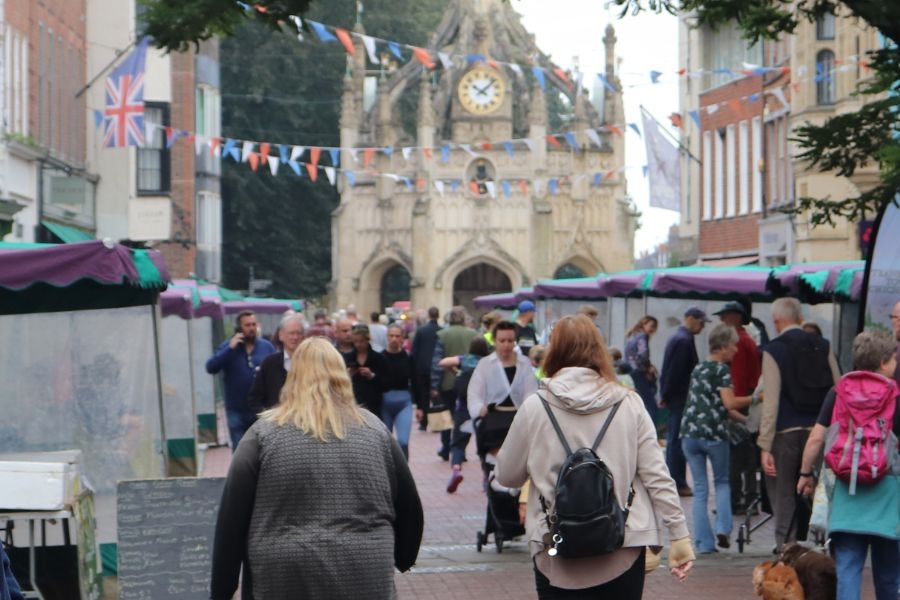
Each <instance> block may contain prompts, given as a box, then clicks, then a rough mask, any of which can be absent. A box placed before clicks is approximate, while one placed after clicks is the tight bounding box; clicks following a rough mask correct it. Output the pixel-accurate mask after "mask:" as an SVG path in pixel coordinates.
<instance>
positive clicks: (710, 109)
mask: <svg viewBox="0 0 900 600" xmlns="http://www.w3.org/2000/svg"><path fill="white" fill-rule="evenodd" d="M717 112H719V105H718V104H710V105H709V106H707V107H706V114H708V115H713V114H715V113H717Z"/></svg>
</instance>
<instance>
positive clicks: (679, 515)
mask: <svg viewBox="0 0 900 600" xmlns="http://www.w3.org/2000/svg"><path fill="white" fill-rule="evenodd" d="M771 310H772V323H773V324H774V326H775V330H776V331H775V333H776V335H775V336H774V337H773V339H772V340H771V341H768V342H766V340H768V332H767V331H766V330H765V327H764V326H763V325H762V323H761V322H760V321H759V320H758V319H754V318H753V316H752V305H751V304H750V303H749V302H727V303H725V304H724V306H722V308H721V309H720V310H718V311H716V312H715V313H714V314H715V316H717V317H718V318H719V321H720V322H719V323H718V324H716V325H714V326H712V327H711V330H710V331H709V333H708V335H707V342H708V343H707V346H708V353H707V355H706V356H703V357H701V356H699V355H698V351H697V346H696V343H695V338H696V336H697V335H698V334H700V333H701V332H702V331H704V329H705V328H706V326H707V325H708V324H710V323H711V321H712V320H711V319H710V318H709V317H708V316H707V313H706V312H705V311H703V310H702V309H700V308H697V307H691V308H689V309H688V310H686V311H685V312H684V315H683V321H682V323H681V325H680V326H679V327H678V328H677V330H676V331H675V332H674V334H673V335H672V336H671V337H670V339H669V340H668V341H667V343H666V345H665V351H664V354H663V357H662V361H661V363H660V365H659V367H657V366H656V365H655V364H654V360H653V357H652V356H651V354H650V339H651V337H652V336H653V335H655V334H656V333H657V330H658V327H659V321H658V320H657V318H656V317H654V316H652V315H645V316H643V317H642V318H641V319H639V320H638V321H637V322H636V323H635V324H634V326H633V327H632V328H631V329H630V330H629V331H628V334H627V336H626V341H625V345H624V352H621V351H619V350H618V349H615V348H609V347H608V346H607V344H606V341H605V339H604V337H603V334H602V332H601V331H600V327H599V326H598V325H597V324H596V317H597V311H596V309H595V308H593V307H591V306H585V307H582V309H581V310H579V311H578V312H579V314H578V315H573V316H568V317H563V318H561V319H559V320H558V321H557V322H555V323H553V324H552V326H551V327H548V328H547V332H545V334H544V335H540V334H538V332H536V330H535V327H534V324H533V320H534V314H535V305H534V304H533V303H532V302H531V301H523V302H522V303H520V304H519V306H518V307H517V310H516V311H515V313H514V314H515V317H514V318H513V319H510V320H507V319H504V318H503V316H502V315H501V314H499V313H497V312H495V311H491V312H489V313H487V314H485V315H484V316H483V317H482V319H481V320H480V321H479V322H475V321H474V320H473V319H472V318H471V317H470V316H469V315H468V313H467V312H466V311H465V309H464V308H462V307H454V308H452V309H451V310H450V311H448V313H447V314H446V315H445V318H444V319H443V323H442V320H441V313H440V311H439V310H438V309H437V308H435V307H432V308H429V309H428V310H427V311H422V312H421V313H420V314H417V315H410V316H409V317H410V318H406V319H398V320H396V321H391V320H390V319H387V318H384V317H383V315H379V314H377V313H373V314H372V315H371V317H370V319H369V322H367V323H364V322H361V321H360V320H359V319H358V317H357V316H356V314H355V310H353V309H352V307H350V308H348V309H347V310H346V311H345V312H343V313H342V314H339V315H337V317H336V318H334V319H329V316H328V314H327V313H325V312H324V311H318V312H317V313H316V314H315V318H314V320H313V322H312V323H311V324H307V323H306V322H305V320H304V318H303V315H300V314H295V313H290V314H287V315H285V316H284V318H283V319H282V321H281V323H280V326H279V329H278V331H277V333H276V335H275V336H274V338H275V341H276V342H277V345H278V346H279V349H278V350H275V346H274V345H273V344H271V343H269V342H268V341H267V340H265V339H264V338H262V337H261V336H260V335H259V331H258V324H257V322H256V318H255V315H253V314H252V313H241V314H240V315H239V316H238V318H237V321H236V324H235V325H236V328H235V333H234V335H233V336H231V337H230V338H229V339H228V340H227V341H225V342H224V343H223V344H222V345H221V346H220V347H219V348H218V349H217V350H216V352H215V353H214V355H213V356H212V357H211V358H210V359H209V361H208V362H207V370H208V371H209V372H210V373H216V372H219V371H222V372H223V373H224V382H225V408H226V413H227V417H228V426H229V434H230V438H231V443H232V448H233V450H234V457H233V460H232V467H231V470H230V472H229V476H228V483H227V484H226V490H225V494H224V496H223V500H222V508H221V510H220V515H219V526H218V528H217V534H216V546H215V552H214V595H213V597H214V598H218V597H222V598H225V597H230V595H229V594H230V593H233V591H234V589H235V588H236V586H237V581H238V573H239V572H240V570H241V565H243V570H244V577H243V581H244V585H245V586H246V587H247V589H248V590H250V589H252V590H253V593H254V594H255V595H256V597H278V590H279V589H287V588H284V587H281V586H292V587H291V589H295V590H297V589H302V590H309V591H310V593H311V594H312V595H313V596H315V595H316V593H317V590H318V591H321V590H323V589H325V588H323V587H322V586H329V589H332V590H333V592H329V593H328V594H327V597H335V598H336V597H343V596H344V595H346V596H347V597H349V596H350V595H351V594H352V593H353V590H354V589H355V588H358V586H359V585H366V586H370V585H371V586H372V587H371V588H369V587H367V588H366V589H367V591H370V590H374V589H378V590H381V589H385V590H388V592H389V591H390V590H391V589H392V583H391V581H392V580H391V577H392V575H391V573H392V572H393V568H394V567H396V568H398V569H400V570H401V571H402V570H406V569H408V568H409V567H410V566H411V565H412V564H413V563H414V562H415V557H416V554H417V551H418V545H419V543H420V541H421V535H422V526H423V524H422V523H423V517H422V508H421V504H420V502H419V498H418V492H417V490H416V487H415V483H414V481H413V479H412V476H411V474H410V472H409V468H408V466H407V460H408V458H409V440H410V435H411V431H412V428H413V427H418V428H419V429H422V430H425V429H430V430H431V431H434V432H435V433H439V435H438V439H439V440H440V441H439V446H438V447H437V455H438V457H439V458H440V459H441V460H444V461H447V462H448V463H449V466H450V473H449V478H448V481H447V485H446V492H447V493H449V494H453V493H455V492H456V491H457V489H458V488H459V486H460V485H461V484H462V483H463V481H464V480H465V477H464V475H463V467H464V464H465V463H466V461H467V451H468V447H469V445H470V441H471V437H472V435H473V434H475V437H476V441H477V444H476V453H477V455H478V458H479V459H480V462H481V466H482V469H481V471H480V472H479V473H478V479H480V482H481V485H482V486H484V489H487V488H488V486H489V485H491V486H497V488H496V489H503V490H505V491H508V492H509V493H510V494H514V495H517V496H519V501H520V503H521V509H520V512H521V515H522V522H523V524H524V525H525V530H526V535H527V538H528V540H529V545H530V547H531V550H532V558H533V562H534V569H535V581H536V588H537V591H538V596H539V597H540V598H555V597H561V595H564V592H566V591H570V590H572V589H583V590H585V593H586V594H587V596H585V597H605V595H606V594H613V593H614V594H615V595H616V597H622V598H640V596H641V591H642V589H643V581H644V573H645V572H646V570H649V569H650V568H652V567H653V566H654V564H655V563H656V562H658V558H657V556H656V555H657V554H658V552H659V547H660V546H661V544H662V540H663V537H662V536H661V530H660V529H659V528H658V527H659V525H658V524H660V523H661V524H662V527H663V528H664V529H665V530H667V533H668V539H669V540H670V550H669V568H670V571H671V573H672V574H673V575H674V576H675V577H676V578H677V579H679V580H683V579H684V578H685V577H687V575H688V572H689V571H690V569H691V565H692V564H693V561H694V557H695V553H696V554H711V553H715V552H718V551H719V550H720V549H724V548H729V547H730V545H731V541H732V540H731V536H732V529H733V523H732V521H733V515H735V514H743V513H744V512H745V511H747V510H748V507H750V506H762V507H763V508H765V509H766V510H770V511H771V512H772V513H773V515H774V520H775V540H774V542H775V546H776V551H778V550H780V548H781V547H782V546H783V545H785V544H786V543H788V542H791V541H795V540H805V539H806V537H807V533H808V524H809V520H810V514H809V503H808V501H806V499H805V496H809V495H810V494H811V493H812V491H813V489H814V487H815V482H816V480H815V479H814V478H813V477H814V476H815V475H817V474H818V473H819V472H820V471H819V463H820V458H819V457H820V456H821V449H822V447H823V446H824V445H825V444H826V442H825V435H824V431H825V430H826V428H827V427H828V426H829V424H831V422H832V411H835V414H837V412H836V410H837V409H836V408H835V404H836V403H837V404H839V405H841V406H843V405H842V404H841V402H842V401H841V400H840V399H841V398H842V397H843V396H842V394H844V395H848V394H849V395H853V394H856V395H859V393H860V392H859V388H860V386H859V385H857V386H856V387H854V386H853V385H851V383H850V380H848V377H850V375H852V373H851V374H848V375H845V376H844V377H843V378H841V374H840V371H839V369H838V365H837V361H836V359H835V357H834V354H833V352H832V351H831V348H830V345H829V343H828V341H827V340H826V339H824V337H823V336H822V335H821V331H820V330H819V331H818V332H817V331H816V330H815V328H813V327H812V326H811V324H809V323H806V324H804V322H803V313H802V307H801V305H800V303H799V302H798V301H796V300H795V299H792V298H780V299H778V300H776V301H775V302H773V304H772V307H771ZM894 313H896V314H895V315H892V322H893V325H894V333H895V335H894V336H893V337H891V336H880V337H877V336H876V337H874V338H873V337H872V335H871V334H866V333H863V334H860V336H859V337H858V338H857V340H856V342H855V344H854V354H853V357H854V368H855V369H857V370H860V371H865V372H867V373H869V375H868V376H867V377H868V379H865V381H866V382H868V384H867V385H868V386H869V387H867V388H866V389H867V390H870V389H871V388H873V386H874V389H875V390H876V391H877V392H879V393H882V395H884V394H887V395H891V394H892V397H891V400H892V401H893V402H894V403H896V399H897V388H896V384H895V383H894V379H896V377H897V374H898V373H897V370H898V368H897V366H896V358H895V356H896V353H897V341H896V340H897V339H898V338H900V303H898V306H897V307H896V308H895V310H894ZM867 336H868V337H867ZM872 378H876V382H875V383H872V382H871V380H872ZM879 378H880V379H879ZM853 381H856V380H855V379H854V380H853ZM889 383H890V385H889ZM836 384H837V385H836ZM891 385H893V386H894V387H891ZM879 386H880V387H879ZM829 390H830V391H829ZM873 393H874V392H873ZM835 398H837V399H838V400H836V399H835ZM542 403H544V406H543V407H542ZM613 407H616V409H615V411H613V410H612V408H613ZM545 409H546V410H547V411H551V410H552V411H553V413H555V415H556V418H558V420H559V422H560V423H562V424H563V425H564V426H565V427H564V430H565V432H566V435H567V436H570V437H571V443H572V444H577V445H580V446H585V447H589V446H590V440H591V439H593V437H594V436H595V435H596V433H597V430H598V429H599V428H600V425H601V424H602V423H603V422H604V421H605V420H606V419H608V418H610V415H611V414H616V411H618V416H617V417H616V423H615V425H614V427H613V428H612V429H611V430H610V432H609V433H608V435H607V436H606V437H604V438H603V442H602V443H601V444H600V446H599V448H598V449H597V452H598V454H599V455H600V456H601V457H602V458H603V460H604V461H605V462H606V463H607V464H608V465H609V466H610V469H611V471H612V474H613V475H614V477H615V496H616V498H617V499H618V502H619V503H620V504H621V505H622V506H623V507H627V510H626V511H625V512H626V514H627V520H626V522H625V536H624V542H623V543H622V544H621V547H619V548H618V549H616V550H615V551H614V552H611V553H605V554H602V555H599V556H592V557H590V558H589V560H588V559H585V560H582V559H579V560H578V561H571V560H567V559H565V558H559V557H555V556H554V554H555V552H551V551H550V550H551V546H552V544H551V543H550V542H548V538H549V537H550V533H549V530H548V526H549V523H548V512H547V510H548V509H547V503H549V504H550V505H551V506H552V502H553V494H554V486H555V485H556V482H557V474H558V473H559V469H560V467H561V465H562V463H563V462H564V460H566V456H567V455H566V451H565V450H564V448H563V447H562V446H560V445H559V444H558V443H557V440H556V437H555V436H554V435H553V433H552V428H550V421H548V419H547V414H545V412H544V411H545ZM620 409H621V410H620ZM662 412H665V413H667V417H664V416H663V414H661V413H662ZM892 414H894V415H895V418H894V422H893V425H894V433H895V434H896V433H897V431H898V426H897V423H898V421H900V410H897V411H896V412H894V413H892ZM242 438H243V440H244V441H242ZM888 451H889V452H891V451H892V452H893V453H896V451H897V449H896V441H894V448H893V449H891V448H890V446H888ZM301 455H302V458H301ZM310 457H311V458H310ZM361 457H365V458H364V459H361ZM294 459H297V460H294ZM710 469H711V470H710ZM328 474H330V476H332V477H333V476H335V475H339V480H338V481H334V480H331V481H329V480H328V479H327V477H328ZM710 475H711V480H712V486H710V485H709V482H710ZM760 480H762V481H763V482H764V485H760ZM882 481H883V483H879V484H878V485H877V486H872V487H866V488H865V493H864V494H859V493H857V492H856V491H855V490H854V494H847V493H846V490H845V489H844V488H843V487H842V485H843V484H841V483H838V484H837V485H832V490H833V491H832V492H831V493H832V494H833V505H834V510H833V512H832V513H831V514H830V516H829V518H830V519H832V520H833V526H832V527H831V528H829V529H828V532H829V534H830V535H831V537H832V540H833V541H834V546H833V548H834V551H835V557H836V560H837V564H838V571H839V573H844V574H846V575H845V576H844V581H843V582H839V590H843V591H842V592H841V594H840V595H839V596H838V597H839V598H854V597H858V594H859V580H860V573H861V572H862V564H863V562H864V560H865V556H866V552H867V548H868V547H869V546H871V547H872V552H873V563H872V564H873V574H874V576H875V578H876V588H877V589H878V590H880V591H879V592H878V599H879V600H881V599H882V598H887V597H889V596H888V595H885V594H887V593H888V592H887V591H885V590H889V589H893V593H894V595H895V596H896V591H897V589H898V586H900V566H898V565H900V560H898V552H897V550H898V538H900V487H898V486H900V478H898V476H897V474H896V473H895V474H889V475H888V476H887V477H886V478H885V479H883V480H882ZM285 483H287V485H283V484H285ZM294 483H296V485H293V484H294ZM467 485H468V484H467ZM692 486H693V487H692ZM520 489H521V494H519V490H520ZM679 496H681V497H690V496H693V503H692V516H693V525H692V531H688V527H687V522H686V519H685V516H684V513H683V510H682V507H681V503H680V501H679ZM711 497H714V507H715V508H714V510H711V508H710V499H711ZM626 498H628V500H627V503H626ZM287 506H294V507H296V506H300V507H302V510H299V511H297V510H296V509H294V512H293V513H292V514H291V515H287V514H285V513H286V508H285V507H287ZM335 506H341V507H342V508H341V510H340V511H338V512H337V513H335V512H333V510H332V511H329V510H326V507H330V508H332V509H333V508H334V507H335ZM872 506H875V507H876V508H877V509H878V510H880V511H881V513H880V514H883V519H880V520H879V521H878V524H877V526H871V524H868V523H862V522H861V519H860V518H859V514H860V512H859V509H860V507H872ZM335 515H338V516H337V517H336V516H335ZM354 515H365V516H364V517H355V516H354ZM335 519H337V521H335ZM294 520H296V521H297V522H296V523H294V522H293V521H294ZM269 528H271V529H272V530H275V531H281V532H282V533H281V534H278V535H276V536H275V537H276V538H279V536H281V537H280V538H279V539H274V540H273V539H272V538H271V537H267V536H266V535H264V534H263V532H266V531H268V530H269ZM334 528H338V530H339V531H341V532H342V533H341V535H340V536H335V535H331V534H329V535H325V536H324V537H325V538H327V541H326V542H324V543H325V548H324V551H321V549H320V551H318V552H317V555H318V557H319V558H317V559H316V560H315V561H313V562H314V563H315V565H312V564H311V563H310V562H309V560H310V559H309V557H308V556H307V553H306V552H305V550H304V548H306V547H308V546H309V545H311V544H313V543H315V544H319V545H321V544H322V543H323V539H322V537H323V532H325V531H329V530H332V529H334ZM373 531H375V532H381V533H380V534H378V535H375V534H373ZM315 536H318V537H316V541H315V542H313V541H312V539H313V537H315ZM301 553H302V561H304V564H305V565H309V569H307V568H306V566H304V568H302V569H299V568H295V567H296V566H297V564H298V563H297V562H296V561H298V560H300V554H301ZM329 557H330V558H329ZM335 557H340V558H339V560H337V559H336V558H335ZM330 560H337V562H340V563H341V564H342V569H341V570H340V573H341V574H343V573H354V574H355V578H354V577H350V578H343V576H342V577H340V578H339V577H337V575H338V574H336V573H332V574H333V575H334V576H335V578H336V579H342V580H341V581H331V580H330V579H329V578H328V577H323V573H326V574H327V573H330V571H329V569H328V568H326V567H325V562H327V561H330ZM357 563H358V564H357ZM316 565H317V566H316ZM314 566H315V568H313V567H314ZM348 566H349V567H351V568H349V569H348V568H347V567H348ZM357 567H358V568H357ZM330 586H334V587H333V588H332V587H330ZM891 586H893V587H892V588H891ZM854 590H855V592H854ZM854 593H855V595H854ZM217 594H218V595H217ZM270 594H274V596H270ZM376 595H377V594H376ZM895 596H891V598H892V599H893V598H894V597H895ZM248 597H249V596H248ZM323 597H324V596H323Z"/></svg>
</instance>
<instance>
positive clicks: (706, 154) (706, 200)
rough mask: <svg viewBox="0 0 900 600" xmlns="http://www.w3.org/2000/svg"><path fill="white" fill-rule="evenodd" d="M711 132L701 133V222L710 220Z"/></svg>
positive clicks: (711, 177)
mask: <svg viewBox="0 0 900 600" xmlns="http://www.w3.org/2000/svg"><path fill="white" fill-rule="evenodd" d="M712 135H713V132H712V131H704V132H703V220H704V221H708V220H710V219H712V180H713V176H712V173H713V154H712Z"/></svg>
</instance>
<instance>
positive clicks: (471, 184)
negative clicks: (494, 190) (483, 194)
mask: <svg viewBox="0 0 900 600" xmlns="http://www.w3.org/2000/svg"><path fill="white" fill-rule="evenodd" d="M469 189H470V190H472V193H473V194H475V195H476V196H478V195H479V194H478V184H477V183H475V180H474V179H473V180H472V181H470V182H469Z"/></svg>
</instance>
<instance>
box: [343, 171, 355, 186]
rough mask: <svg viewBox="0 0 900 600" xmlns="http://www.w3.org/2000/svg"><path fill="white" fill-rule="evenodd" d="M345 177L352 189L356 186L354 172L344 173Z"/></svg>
mask: <svg viewBox="0 0 900 600" xmlns="http://www.w3.org/2000/svg"><path fill="white" fill-rule="evenodd" d="M344 177H346V178H347V183H349V184H350V187H353V186H354V185H356V175H354V174H353V171H344Z"/></svg>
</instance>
